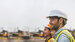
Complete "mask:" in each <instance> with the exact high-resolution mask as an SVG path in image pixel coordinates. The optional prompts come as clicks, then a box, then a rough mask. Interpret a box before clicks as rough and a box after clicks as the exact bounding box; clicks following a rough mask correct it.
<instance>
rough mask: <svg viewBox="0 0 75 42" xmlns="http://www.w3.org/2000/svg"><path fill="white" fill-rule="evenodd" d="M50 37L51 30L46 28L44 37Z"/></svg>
mask: <svg viewBox="0 0 75 42" xmlns="http://www.w3.org/2000/svg"><path fill="white" fill-rule="evenodd" d="M49 35H50V30H49V29H48V28H47V27H45V29H44V36H49Z"/></svg>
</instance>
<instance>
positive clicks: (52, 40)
mask: <svg viewBox="0 0 75 42" xmlns="http://www.w3.org/2000/svg"><path fill="white" fill-rule="evenodd" d="M45 40H46V39H45ZM45 40H44V42H45ZM48 42H54V38H51V39H49V40H48Z"/></svg>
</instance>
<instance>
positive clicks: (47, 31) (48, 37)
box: [44, 26, 54, 42]
mask: <svg viewBox="0 0 75 42" xmlns="http://www.w3.org/2000/svg"><path fill="white" fill-rule="evenodd" d="M50 30H51V29H50V28H49V27H48V26H45V29H44V36H45V37H46V39H45V40H44V42H54V38H52V35H51V33H50V32H51V31H50Z"/></svg>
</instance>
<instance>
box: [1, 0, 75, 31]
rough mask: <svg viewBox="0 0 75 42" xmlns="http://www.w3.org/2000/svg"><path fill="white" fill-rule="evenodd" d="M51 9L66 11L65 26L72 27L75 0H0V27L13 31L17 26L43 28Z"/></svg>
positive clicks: (74, 18) (74, 16)
mask: <svg viewBox="0 0 75 42" xmlns="http://www.w3.org/2000/svg"><path fill="white" fill-rule="evenodd" d="M51 10H61V11H62V12H64V13H66V14H67V15H68V19H69V20H68V24H67V27H68V28H70V27H71V28H72V29H73V28H74V26H75V15H74V14H75V0H0V28H1V27H4V29H6V30H8V31H15V30H16V29H15V28H17V27H19V28H23V29H22V30H27V29H28V28H30V30H31V31H35V30H34V29H35V28H40V29H41V30H43V29H44V28H43V26H44V25H47V24H48V23H49V20H48V19H46V16H48V15H49V13H50V11H51ZM25 27H26V28H25Z"/></svg>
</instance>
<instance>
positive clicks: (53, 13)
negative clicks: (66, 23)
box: [47, 10, 67, 19]
mask: <svg viewBox="0 0 75 42" xmlns="http://www.w3.org/2000/svg"><path fill="white" fill-rule="evenodd" d="M52 16H58V17H63V18H66V19H67V15H66V14H64V13H62V12H61V11H59V10H52V11H51V12H50V14H49V16H47V18H49V17H52Z"/></svg>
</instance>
